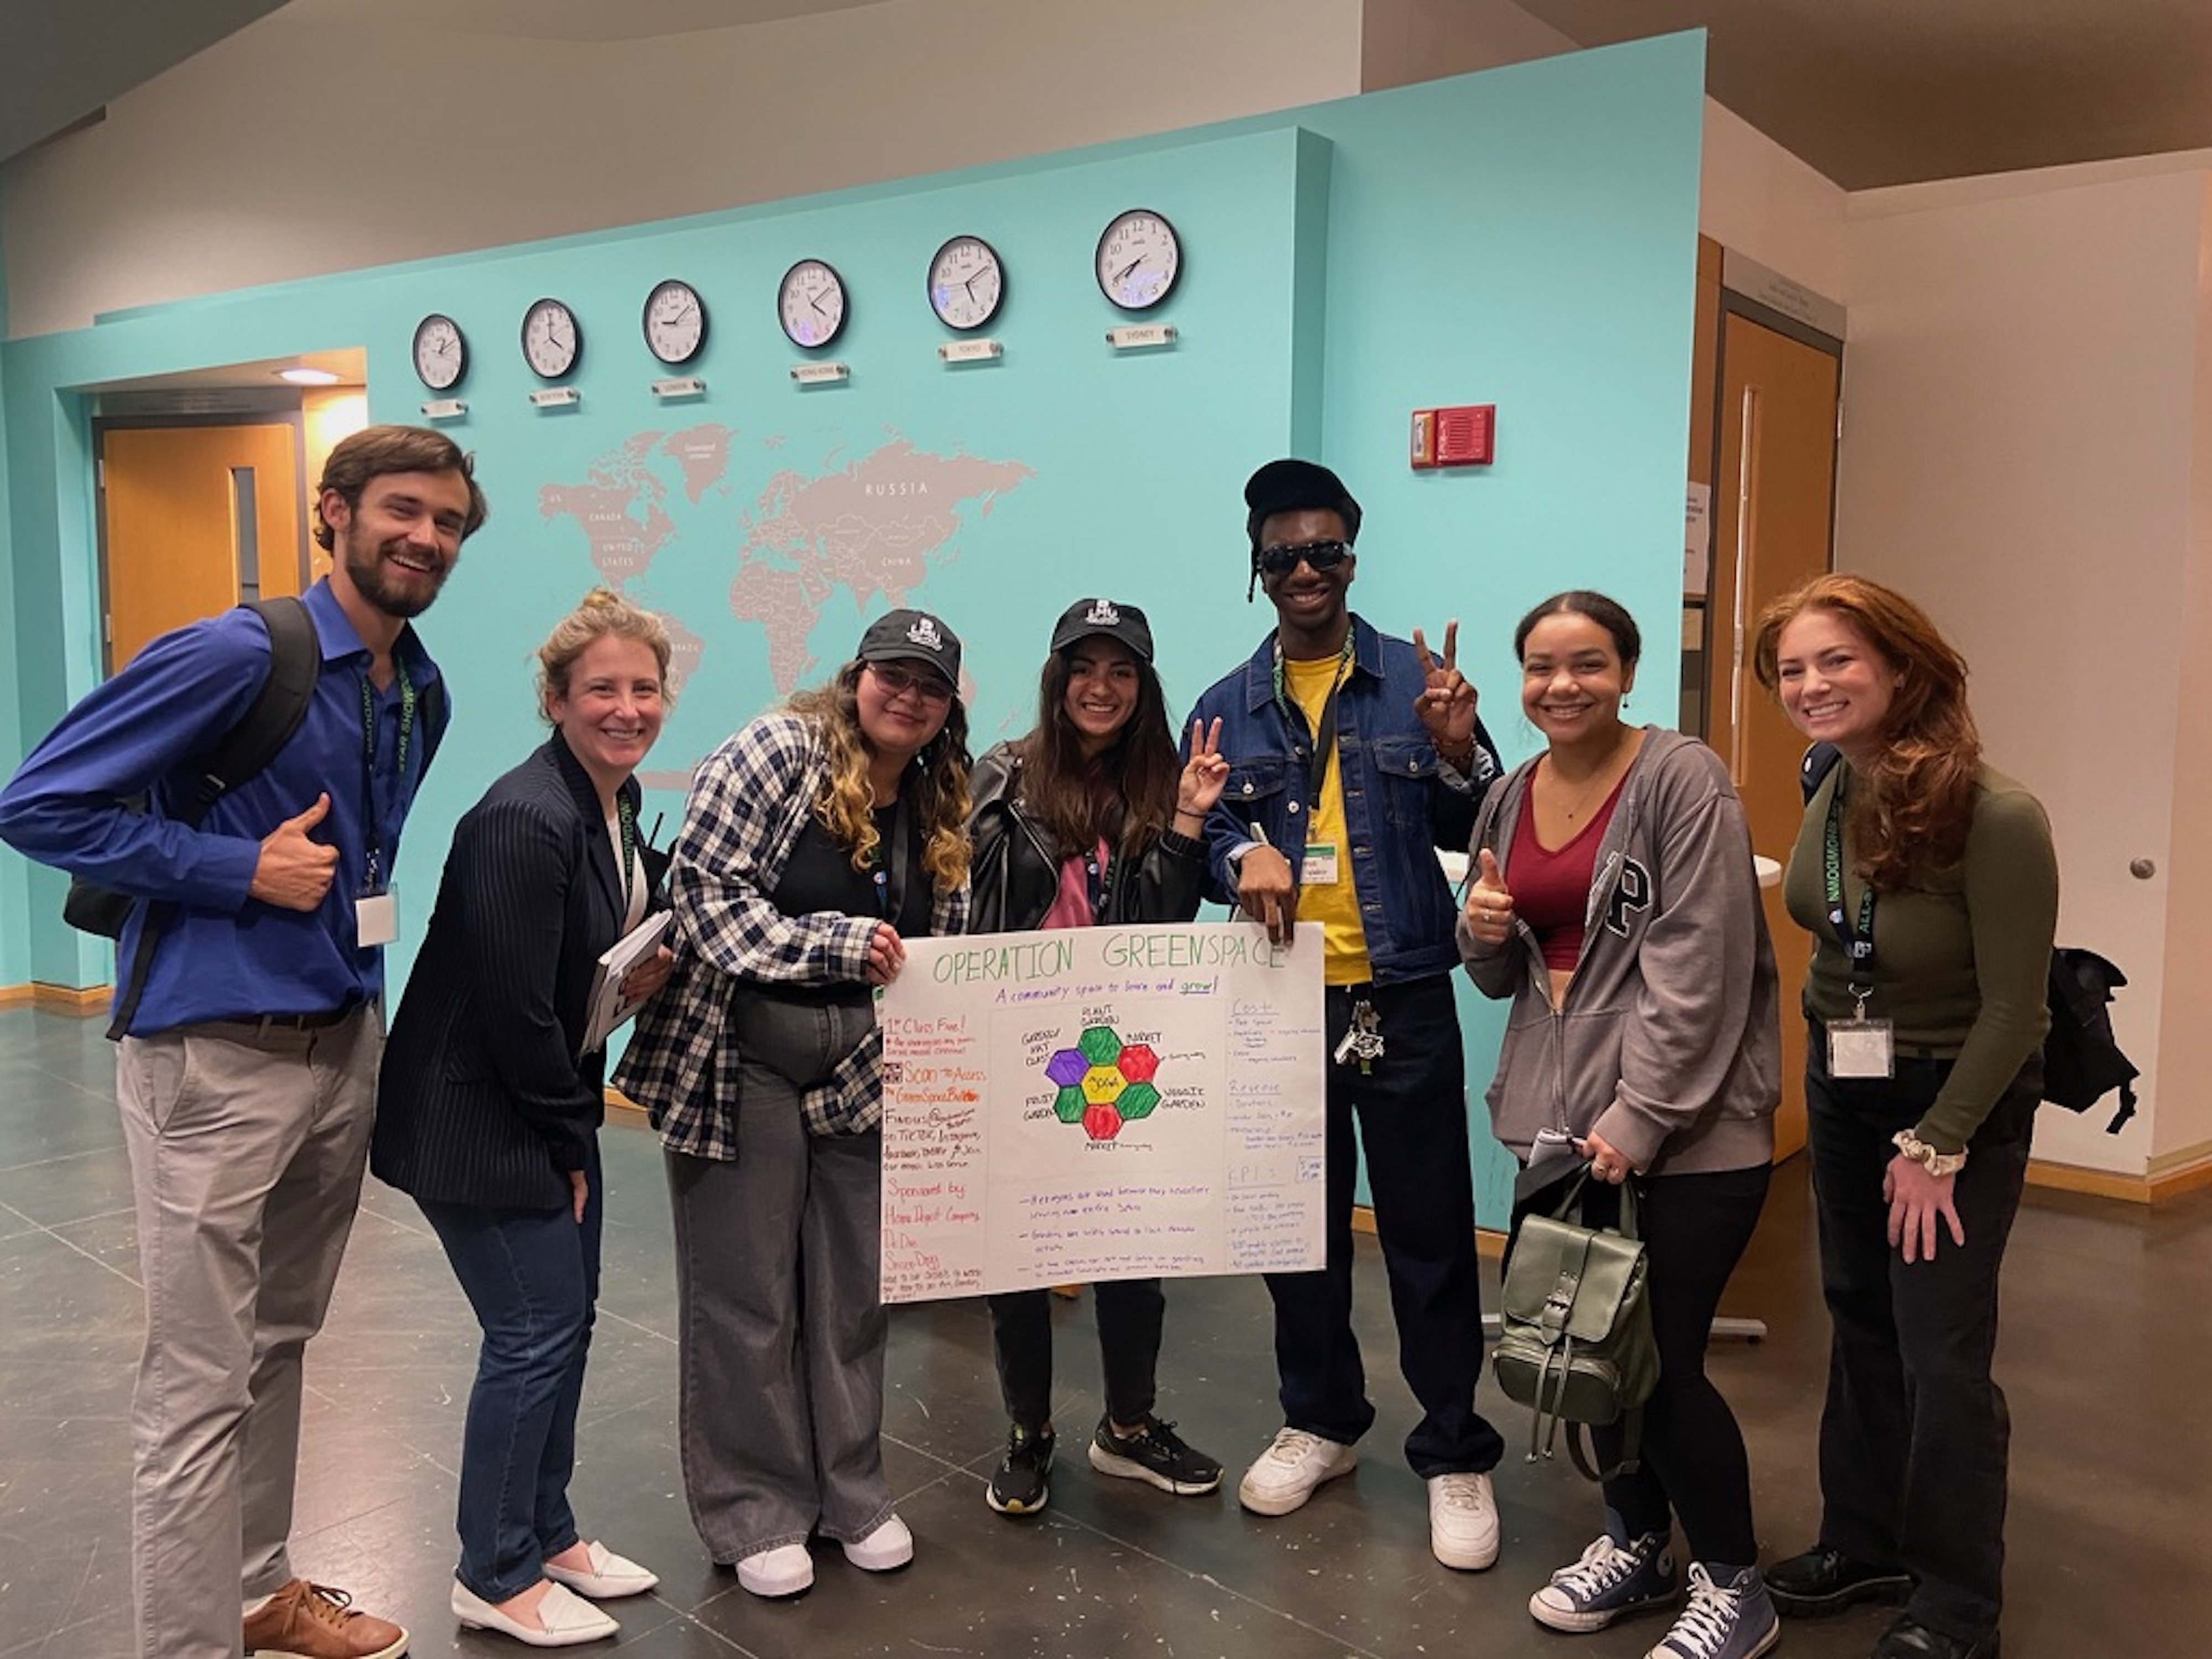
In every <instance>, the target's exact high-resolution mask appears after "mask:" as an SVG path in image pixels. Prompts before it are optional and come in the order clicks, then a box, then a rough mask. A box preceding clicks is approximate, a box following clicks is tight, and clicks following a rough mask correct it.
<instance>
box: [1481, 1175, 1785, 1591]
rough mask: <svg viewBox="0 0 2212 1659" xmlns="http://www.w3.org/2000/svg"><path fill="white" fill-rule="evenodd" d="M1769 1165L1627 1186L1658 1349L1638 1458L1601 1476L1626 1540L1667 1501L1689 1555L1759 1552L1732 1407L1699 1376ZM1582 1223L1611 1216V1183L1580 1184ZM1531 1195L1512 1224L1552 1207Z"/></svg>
mask: <svg viewBox="0 0 2212 1659" xmlns="http://www.w3.org/2000/svg"><path fill="white" fill-rule="evenodd" d="M1772 1174H1773V1171H1772V1170H1771V1169H1770V1168H1769V1167H1768V1166H1767V1165H1765V1164H1758V1165H1755V1166H1754V1167H1753V1168H1751V1169H1748V1170H1718V1171H1716V1172H1714V1173H1712V1174H1709V1175H1674V1176H1656V1177H1654V1178H1650V1179H1645V1180H1640V1181H1638V1183H1637V1203H1636V1223H1637V1231H1638V1232H1640V1233H1641V1234H1642V1235H1643V1237H1644V1260H1645V1263H1646V1267H1645V1272H1646V1275H1647V1277H1646V1279H1645V1284H1646V1285H1647V1288H1648V1291H1649V1295H1650V1303H1651V1330H1652V1335H1653V1337H1654V1338H1655V1339H1656V1341H1657V1343H1658V1346H1659V1386H1658V1387H1657V1389H1655V1390H1654V1391H1653V1393H1652V1395H1651V1398H1650V1400H1649V1401H1646V1402H1645V1403H1644V1434H1643V1442H1642V1449H1641V1452H1640V1457H1641V1460H1642V1461H1641V1462H1640V1463H1639V1465H1638V1468H1637V1471H1636V1473H1635V1474H1626V1475H1620V1476H1616V1477H1615V1478H1614V1479H1613V1480H1608V1481H1607V1482H1606V1483H1605V1503H1606V1508H1607V1510H1610V1511H1612V1513H1613V1515H1615V1516H1619V1517H1620V1524H1621V1526H1622V1528H1623V1530H1624V1531H1625V1532H1626V1534H1627V1536H1628V1537H1629V1538H1632V1539H1634V1538H1640V1537H1642V1536H1643V1535H1644V1534H1646V1533H1653V1532H1656V1533H1664V1532H1666V1531H1667V1530H1668V1509H1669V1507H1670V1506H1671V1507H1672V1509H1673V1510H1674V1514H1676V1515H1679V1516H1680V1517H1681V1521H1682V1535H1683V1540H1684V1542H1685V1543H1686V1545H1687V1547H1688V1550H1689V1554H1690V1558H1691V1559H1692V1560H1696V1561H1702V1562H1705V1564H1707V1565H1712V1566H1728V1567H1747V1566H1749V1565H1752V1564H1753V1562H1755V1561H1756V1560H1758V1559H1759V1545H1758V1541H1757V1540H1756V1539H1755V1538H1754V1537H1753V1533H1752V1524H1751V1464H1750V1460H1749V1459H1748V1458H1747V1456H1746V1455H1745V1454H1744V1449H1743V1432H1742V1431H1741V1430H1740V1429H1739V1428H1738V1427H1737V1426H1736V1421H1735V1413H1733V1412H1731V1411H1730V1410H1729V1405H1728V1401H1725V1400H1723V1399H1722V1398H1721V1392H1720V1390H1719V1389H1717V1388H1715V1387H1714V1386H1713V1384H1712V1380H1711V1378H1710V1377H1708V1376H1706V1375H1705V1342H1706V1339H1707V1338H1708V1336H1709V1335H1710V1334H1711V1329H1712V1322H1713V1313H1714V1310H1716V1309H1717V1308H1718V1307H1719V1306H1720V1300H1721V1292H1722V1291H1723V1290H1725V1289H1726V1288H1727V1287H1728V1281H1729V1274H1730V1273H1734V1272H1735V1264H1736V1263H1737V1262H1738V1261H1741V1259H1742V1257H1743V1253H1744V1249H1745V1248H1746V1247H1747V1245H1748V1244H1749V1243H1751V1235H1752V1230H1753V1228H1754V1227H1756V1226H1757V1225H1759V1209H1760V1207H1761V1206H1763V1205H1764V1204H1765V1201H1766V1188H1767V1182H1769V1180H1770V1179H1771V1177H1772ZM1583 1194H1584V1196H1583V1221H1584V1223H1585V1224H1586V1225H1591V1226H1609V1225H1613V1224H1614V1223H1615V1222H1616V1221H1617V1220H1618V1219H1619V1217H1620V1188H1617V1187H1609V1186H1606V1185H1603V1184H1601V1183H1600V1182H1595V1181H1593V1182H1589V1185H1588V1186H1586V1187H1585V1188H1583ZM1556 1202H1557V1199H1556V1196H1555V1195H1553V1194H1545V1193H1540V1194H1536V1195H1535V1198H1534V1200H1533V1201H1532V1203H1531V1204H1529V1205H1528V1206H1523V1207H1521V1208H1516V1210H1515V1212H1514V1216H1513V1223H1514V1226H1515V1228H1516V1231H1517V1229H1518V1227H1519V1225H1520V1221H1521V1217H1522V1215H1523V1214H1526V1213H1528V1212H1529V1211H1531V1210H1545V1209H1547V1208H1548V1206H1549V1205H1550V1204H1552V1203H1556ZM1590 1438H1591V1442H1592V1443H1593V1446H1594V1447H1595V1451H1596V1453H1597V1455H1598V1457H1599V1459H1600V1460H1601V1462H1600V1464H1599V1467H1600V1468H1608V1467H1610V1466H1611V1465H1613V1463H1616V1462H1619V1461H1620V1453H1621V1439H1622V1437H1621V1431H1620V1427H1619V1426H1618V1425H1615V1426H1613V1427H1611V1428H1600V1429H1593V1430H1591V1431H1590Z"/></svg>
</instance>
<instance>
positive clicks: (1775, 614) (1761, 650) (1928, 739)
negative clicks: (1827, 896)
mask: <svg viewBox="0 0 2212 1659" xmlns="http://www.w3.org/2000/svg"><path fill="white" fill-rule="evenodd" d="M1805 611H1828V612H1829V613H1831V614H1832V615H1833V616H1837V617H1841V618H1842V619H1843V620H1844V621H1845V622H1847V623H1850V625H1851V626H1852V627H1853V628H1855V629H1857V630H1858V631H1859V633H1860V634H1862V635H1864V636H1865V639H1866V641H1867V643H1868V644H1869V645H1870V646H1872V647H1874V651H1875V655H1876V656H1878V657H1880V658H1881V660H1882V663H1883V665H1885V666H1886V667H1887V668H1889V669H1890V670H1891V671H1893V672H1894V673H1896V674H1897V675H1898V676H1899V680H1898V686H1897V692H1896V695H1895V696H1893V698H1892V699H1891V701H1890V705H1889V713H1888V718H1887V720H1886V721H1885V722H1884V724H1885V726H1886V729H1885V730H1884V731H1883V732H1882V734H1881V735H1882V750H1881V755H1880V757H1878V758H1877V759H1876V760H1875V763H1874V765H1873V766H1872V767H1870V768H1869V769H1868V772H1867V781H1868V782H1869V784H1871V785H1872V786H1873V787H1871V788H1869V789H1868V790H1866V791H1864V792H1863V793H1860V794H1858V795H1857V796H1856V797H1855V798H1854V799H1852V800H1851V802H1850V805H1849V806H1848V807H1847V808H1846V809H1845V822H1846V823H1848V824H1849V826H1850V838H1851V843H1852V845H1853V847H1854V848H1856V849H1857V859H1856V860H1855V866H1856V867H1857V872H1858V874H1859V876H1860V877H1861V878H1862V879H1863V880H1864V881H1865V882H1866V883H1867V884H1868V885H1869V886H1870V887H1872V888H1874V889H1875V891H1877V892H1891V891H1894V890H1897V889H1899V888H1900V887H1903V886H1905V885H1906V884H1908V883H1909V882H1910V880H1911V878H1912V876H1913V874H1914V872H1925V871H1930V870H1948V869H1952V868H1954V867H1955V866H1957V865H1958V863H1959V861H1960V860H1961V859H1963V858H1965V857H1966V833H1967V831H1968V830H1970V829H1972V827H1973V823H1974V794H1975V791H1976V789H1977V788H1978V787H1979V784H1980V780H1981V763H1982V736H1981V732H1980V731H1979V730H1978V728H1977V727H1976V726H1975V725H1974V715H1973V711H1972V709H1970V708H1967V707H1966V659H1965V658H1964V657H1962V656H1960V654H1959V653H1958V652H1957V651H1956V650H1955V649H1954V647H1952V645H1951V642H1950V641H1948V640H1946V639H1945V638H1944V637H1943V635H1942V633H1941V632H1940V631H1939V630H1938V629H1936V624H1935V623H1933V622H1932V621H1930V620H1929V617H1928V613H1927V612H1926V611H1923V610H1922V609H1921V608H1920V607H1919V606H1918V605H1915V604H1913V602H1912V601H1911V600H1910V599H1906V598H1905V595H1903V594H1902V593H1899V592H1897V590H1896V589H1894V588H1892V587H1885V586H1882V584H1881V583H1880V582H1877V581H1873V580H1869V579H1868V578H1867V577H1864V576H1854V575H1850V574H1846V573H1844V572H1840V571H1838V572H1835V573H1833V574H1829V575H1826V576H1815V577H1814V579H1813V580H1811V581H1809V582H1807V583H1806V584H1805V585H1804V586H1802V587H1800V588H1799V589H1797V590H1796V592H1793V593H1786V594H1784V596H1783V597H1782V598H1780V599H1777V600H1776V601H1775V602H1774V603H1773V604H1772V605H1769V606H1767V607H1766V609H1765V611H1764V612H1762V613H1761V615H1760V617H1759V629H1758V632H1757V633H1756V635H1754V636H1753V641H1752V667H1753V671H1754V672H1756V673H1757V674H1758V676H1759V684H1761V685H1763V686H1765V688H1766V689H1767V690H1769V691H1771V692H1773V693H1775V694H1776V695H1777V696H1779V695H1780V692H1781V686H1782V669H1781V648H1782V630H1783V629H1784V628H1786V627H1788V626H1789V625H1790V623H1792V622H1794V621H1795V620H1796V618H1797V617H1799V616H1800V615H1801V614H1802V613H1803V612H1805Z"/></svg>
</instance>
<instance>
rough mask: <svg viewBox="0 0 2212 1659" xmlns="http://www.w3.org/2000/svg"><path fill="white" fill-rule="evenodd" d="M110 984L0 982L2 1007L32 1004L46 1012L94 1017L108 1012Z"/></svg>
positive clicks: (0, 1005)
mask: <svg viewBox="0 0 2212 1659" xmlns="http://www.w3.org/2000/svg"><path fill="white" fill-rule="evenodd" d="M109 994H110V991H109V987H106V986H105V985H88V986H85V987H83V988H82V989H79V988H78V987H76V986H74V985H49V984H47V983H46V981H43V980H35V981H33V982H32V983H30V984H28V985H0V1008H32V1009H35V1010H37V1011H38V1012H40V1013H42V1014H63V1015H66V1016H67V1017H68V1018H71V1019H91V1018H94V1017H96V1016H98V1015H100V1014H104V1013H106V1012H107V1002H108V997H109Z"/></svg>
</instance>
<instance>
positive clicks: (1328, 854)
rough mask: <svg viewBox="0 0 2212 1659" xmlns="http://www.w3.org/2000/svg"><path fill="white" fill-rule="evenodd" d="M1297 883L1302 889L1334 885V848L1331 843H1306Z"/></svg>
mask: <svg viewBox="0 0 2212 1659" xmlns="http://www.w3.org/2000/svg"><path fill="white" fill-rule="evenodd" d="M1298 883H1299V884H1300V885H1301V886H1304V887H1334V886H1335V885H1336V848H1335V846H1334V844H1333V843H1332V842H1325V841H1316V842H1307V843H1306V855H1305V857H1304V860H1302V861H1301V862H1300V864H1299V866H1298Z"/></svg>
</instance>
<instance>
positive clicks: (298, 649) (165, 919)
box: [107, 596, 323, 1042]
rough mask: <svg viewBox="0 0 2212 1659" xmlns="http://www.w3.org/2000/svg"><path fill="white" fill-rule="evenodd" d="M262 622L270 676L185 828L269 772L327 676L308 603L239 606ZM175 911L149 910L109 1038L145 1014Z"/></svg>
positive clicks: (193, 796) (217, 758) (215, 763)
mask: <svg viewBox="0 0 2212 1659" xmlns="http://www.w3.org/2000/svg"><path fill="white" fill-rule="evenodd" d="M240 608H241V609H244V610H247V611H252V612H253V614H254V615H255V616H257V617H260V618H261V623H262V626H263V627H264V628H265V629H267V630H268V633H269V677H268V678H266V679H264V681H262V683H261V690H259V691H258V692H257V693H256V694H255V696H254V699H253V702H252V705H251V706H250V707H248V708H247V709H246V713H245V714H244V716H243V717H241V718H240V720H239V722H238V724H237V725H236V726H233V727H232V728H231V729H230V731H229V732H228V733H226V734H225V735H224V737H223V738H222V741H221V742H220V743H218V744H216V746H215V748H214V750H212V751H211V752H210V754H209V755H208V757H207V758H206V759H205V760H204V762H203V763H200V766H199V769H198V772H199V775H198V777H197V779H196V780H195V781H193V783H192V785H191V788H190V789H189V790H188V791H187V792H186V793H185V796H184V799H181V800H180V801H179V802H178V803H177V808H176V813H175V817H176V821H177V822H178V823H183V824H185V825H188V826H190V827H192V828H197V827H198V825H199V823H200V822H201V820H202V819H204V818H205V817H207V815H208V813H209V811H210V810H212V809H213V807H214V805H215V804H216V802H217V801H218V800H220V799H222V797H223V796H225V795H227V794H228V793H230V792H231V791H232V790H233V789H235V788H236V787H238V786H239V785H240V784H241V783H244V782H246V781H247V780H249V779H252V778H257V777H258V776H260V775H261V774H262V773H264V772H265V771H267V770H268V769H269V763H270V762H271V761H273V760H275V759H276V755H277V751H278V750H282V749H283V747H284V745H285V744H288V743H289V742H290V741H291V740H292V734H293V733H294V732H297V731H298V730H299V729H300V722H301V720H305V719H306V718H307V705H308V704H309V703H310V702H313V699H314V695H315V682H316V680H317V679H318V678H319V677H320V676H321V674H322V671H323V647H322V642H321V641H319V639H318V638H317V637H316V636H315V622H314V618H313V617H310V616H309V615H308V614H307V605H306V603H305V602H304V601H302V600H301V599H294V598H291V597H289V596H280V597H277V598H275V599H255V600H254V601H252V603H251V604H250V605H244V606H242V607H240ZM175 913H176V906H175V905H174V904H173V902H168V901H166V900H165V901H161V902H156V903H151V904H149V905H148V906H147V907H146V920H145V921H143V923H141V924H140V926H139V928H138V944H137V949H135V950H134V951H131V965H130V968H129V970H128V971H127V972H126V973H125V975H124V978H123V983H122V985H121V986H120V987H118V995H117V997H116V1000H115V1018H113V1019H112V1020H110V1021H109V1022H108V1026H107V1035H108V1036H109V1038H110V1039H111V1040H112V1041H118V1042H119V1041H120V1040H121V1039H122V1037H123V1036H124V1035H125V1033H126V1032H128V1031H129V1030H130V1029H131V1019H132V1018H134V1017H135V1016H136V1015H137V1012H138V999H139V998H140V996H141V995H143V994H144V992H145V989H146V975H147V973H148V971H149V969H151V968H152V967H153V965H154V951H155V947H156V946H157V945H160V943H161V933H162V931H163V930H164V929H165V928H166V927H167V926H168V924H169V920H170V918H171V917H172V916H173V915H174V914H175Z"/></svg>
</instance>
